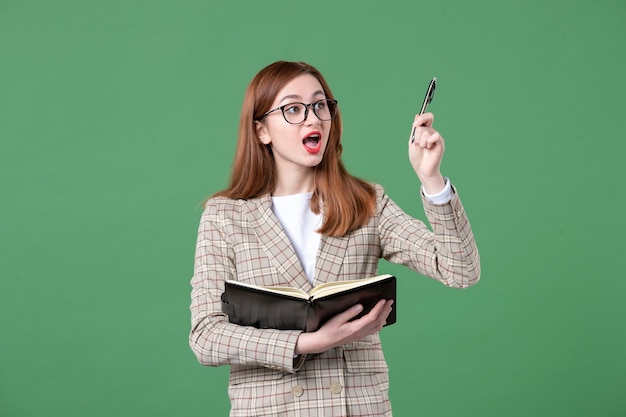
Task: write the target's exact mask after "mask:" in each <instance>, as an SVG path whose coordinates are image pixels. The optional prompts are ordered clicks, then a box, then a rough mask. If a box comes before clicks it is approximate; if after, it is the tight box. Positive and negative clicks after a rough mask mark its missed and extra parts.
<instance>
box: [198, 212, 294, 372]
mask: <svg viewBox="0 0 626 417" xmlns="http://www.w3.org/2000/svg"><path fill="white" fill-rule="evenodd" d="M218 206H219V204H217V203H215V202H214V201H209V203H208V205H207V207H206V209H205V211H204V213H203V214H202V218H201V220H200V226H199V229H198V240H197V243H196V253H195V260H194V274H193V278H192V280H191V287H192V291H191V306H190V310H191V332H190V335H189V344H190V346H191V349H192V350H193V352H194V353H195V355H196V357H197V358H198V361H199V362H200V363H202V364H203V365H208V366H220V365H251V366H265V367H266V368H270V369H275V370H283V371H285V372H295V371H296V370H297V368H299V367H300V366H301V365H302V363H303V362H304V355H303V356H299V357H298V358H294V351H295V345H296V341H297V339H298V336H299V335H300V333H301V332H300V331H286V330H274V329H256V328H254V327H244V326H239V325H236V324H231V323H229V322H228V318H227V316H226V315H225V314H223V313H222V310H221V299H220V295H221V294H222V292H223V291H224V282H225V281H226V280H228V279H236V268H235V260H234V250H233V244H234V242H233V237H232V236H231V235H230V234H229V233H227V232H226V229H227V227H226V224H227V222H228V220H227V219H226V218H225V217H224V216H222V215H221V214H220V211H222V212H223V210H220V209H218Z"/></svg>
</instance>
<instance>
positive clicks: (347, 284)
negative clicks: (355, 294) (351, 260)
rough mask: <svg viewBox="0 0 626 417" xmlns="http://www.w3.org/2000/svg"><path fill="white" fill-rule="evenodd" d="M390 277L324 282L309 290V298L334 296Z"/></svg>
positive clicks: (381, 276) (387, 275)
mask: <svg viewBox="0 0 626 417" xmlns="http://www.w3.org/2000/svg"><path fill="white" fill-rule="evenodd" d="M389 277H391V275H389V274H385V275H378V276H375V277H371V278H364V279H352V280H348V281H335V282H325V283H323V284H320V285H318V286H316V287H315V288H313V289H312V290H311V298H312V299H314V298H321V297H325V296H327V295H330V294H336V293H339V292H342V291H346V290H350V289H353V288H358V287H361V286H363V285H368V284H371V283H374V282H378V281H382V280H385V279H387V278H389Z"/></svg>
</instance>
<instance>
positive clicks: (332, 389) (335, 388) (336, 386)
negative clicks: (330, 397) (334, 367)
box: [330, 382, 342, 394]
mask: <svg viewBox="0 0 626 417" xmlns="http://www.w3.org/2000/svg"><path fill="white" fill-rule="evenodd" d="M341 389H342V387H341V384H338V383H336V382H333V383H332V384H330V392H332V393H333V394H339V393H340V392H341Z"/></svg>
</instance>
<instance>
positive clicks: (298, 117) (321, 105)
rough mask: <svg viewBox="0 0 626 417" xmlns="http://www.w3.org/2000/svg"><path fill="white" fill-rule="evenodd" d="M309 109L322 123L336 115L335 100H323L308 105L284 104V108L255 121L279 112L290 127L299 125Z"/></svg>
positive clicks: (279, 108)
mask: <svg viewBox="0 0 626 417" xmlns="http://www.w3.org/2000/svg"><path fill="white" fill-rule="evenodd" d="M309 107H311V110H313V113H314V114H315V115H316V116H317V118H318V119H320V120H322V121H327V120H331V119H332V118H333V117H335V116H336V115H337V100H331V99H329V98H325V99H322V100H318V101H316V102H315V103H310V104H304V103H289V104H285V105H284V106H280V107H276V108H275V109H272V110H270V111H267V112H265V113H264V114H263V115H262V116H261V117H259V118H258V119H257V120H261V119H262V118H264V117H265V116H267V115H268V114H270V113H273V112H275V111H278V110H280V111H281V112H282V113H283V117H284V118H285V121H286V122H287V123H289V124H292V125H299V124H300V123H302V122H304V121H305V120H306V118H307V116H308V115H309Z"/></svg>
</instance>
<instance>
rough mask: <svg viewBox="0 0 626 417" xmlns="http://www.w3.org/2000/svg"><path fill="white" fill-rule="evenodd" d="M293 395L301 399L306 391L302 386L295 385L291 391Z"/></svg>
mask: <svg viewBox="0 0 626 417" xmlns="http://www.w3.org/2000/svg"><path fill="white" fill-rule="evenodd" d="M291 393H292V394H293V395H295V396H296V397H301V396H302V394H304V390H303V389H302V387H301V386H300V385H295V386H294V387H293V388H292V389H291Z"/></svg>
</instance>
